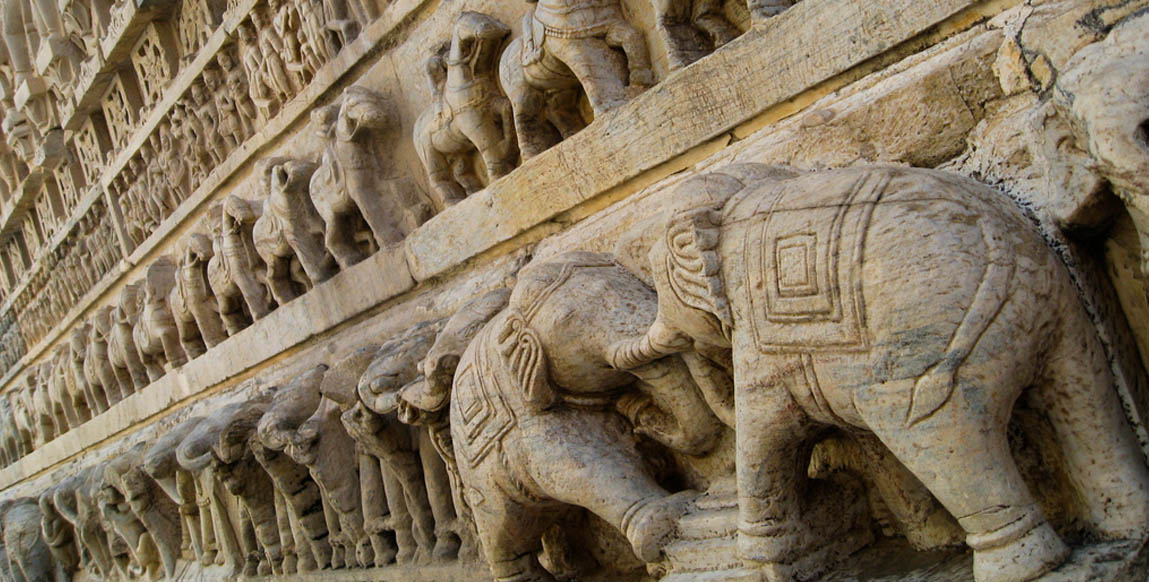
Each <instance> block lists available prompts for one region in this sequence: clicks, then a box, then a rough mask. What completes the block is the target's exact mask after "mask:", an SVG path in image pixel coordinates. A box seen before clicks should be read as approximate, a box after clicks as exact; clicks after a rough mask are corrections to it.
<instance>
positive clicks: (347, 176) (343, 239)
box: [310, 86, 430, 268]
mask: <svg viewBox="0 0 1149 582" xmlns="http://www.w3.org/2000/svg"><path fill="white" fill-rule="evenodd" d="M393 109H394V107H393V106H392V104H391V103H390V102H389V101H388V100H387V99H385V98H384V97H383V96H382V95H380V94H378V93H375V92H374V91H371V90H369V89H364V88H362V87H356V86H352V87H348V88H347V89H345V90H344V91H343V96H342V98H341V101H340V103H339V104H338V105H332V106H328V107H323V108H320V109H317V110H315V111H314V112H312V115H311V119H312V123H314V124H315V129H316V132H317V134H318V135H319V136H320V138H321V139H323V140H324V143H326V147H325V148H324V149H323V153H322V157H321V159H320V163H319V167H318V168H317V169H316V171H315V173H314V174H313V175H312V176H311V183H310V194H311V199H312V201H313V202H314V204H315V208H316V210H317V211H318V212H319V215H320V216H321V217H322V218H323V222H324V225H325V231H324V241H325V244H326V247H327V249H328V251H330V252H331V254H332V255H333V256H334V257H335V260H336V261H337V262H338V264H339V266H340V267H341V268H347V267H349V266H351V265H353V264H355V263H357V262H359V261H361V260H363V259H364V258H366V255H367V254H369V252H373V251H374V249H376V248H382V247H389V246H394V245H396V244H398V243H399V242H401V241H402V240H403V238H404V237H405V236H406V235H407V233H409V232H410V231H411V230H414V229H415V227H417V226H419V225H420V224H422V223H423V222H424V221H425V220H426V219H427V218H429V217H430V209H429V208H427V206H426V203H425V202H423V201H422V200H421V196H420V195H419V194H418V193H417V192H415V191H413V189H412V188H411V186H410V184H409V183H408V182H407V181H405V180H399V179H396V178H395V177H394V176H393V175H392V174H393V173H394V172H395V169H394V168H392V167H390V166H391V165H392V164H389V163H387V162H386V161H385V160H383V159H381V157H380V156H379V154H378V150H377V147H378V145H379V140H380V139H382V138H383V137H387V138H391V139H394V138H396V137H397V133H396V131H395V130H396V129H397V127H398V125H399V123H398V120H397V118H396V116H395V113H394V111H393ZM363 230H367V231H368V234H369V235H370V236H371V241H370V244H368V245H367V246H368V247H369V248H366V249H364V248H362V247H363V245H362V244H360V243H359V242H357V241H358V240H359V239H361V237H359V236H357V235H358V234H359V233H360V232H361V231H363Z"/></svg>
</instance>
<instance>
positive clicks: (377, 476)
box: [359, 453, 397, 568]
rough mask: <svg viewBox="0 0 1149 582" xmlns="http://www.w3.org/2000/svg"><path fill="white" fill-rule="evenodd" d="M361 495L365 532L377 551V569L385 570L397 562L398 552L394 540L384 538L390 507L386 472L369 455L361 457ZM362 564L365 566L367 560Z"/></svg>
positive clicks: (375, 559) (375, 563) (360, 559)
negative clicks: (385, 567) (385, 481)
mask: <svg viewBox="0 0 1149 582" xmlns="http://www.w3.org/2000/svg"><path fill="white" fill-rule="evenodd" d="M359 479H360V484H359V492H360V495H362V497H363V529H364V530H365V531H366V532H367V537H368V538H369V539H370V541H371V548H372V549H373V550H374V558H373V560H374V565H375V566H376V567H380V568H381V567H383V566H386V565H387V564H389V563H391V561H392V560H394V559H395V556H396V553H397V552H396V550H395V546H394V545H393V544H392V543H391V540H389V539H387V538H386V537H384V532H385V531H386V529H387V513H388V511H389V510H390V507H391V505H390V503H389V502H388V501H387V491H386V490H385V488H384V484H383V472H382V468H381V467H380V465H379V460H378V459H376V458H375V457H372V456H370V455H367V454H362V453H361V454H360V455H359ZM359 562H360V563H362V564H366V563H367V560H366V556H360V557H359Z"/></svg>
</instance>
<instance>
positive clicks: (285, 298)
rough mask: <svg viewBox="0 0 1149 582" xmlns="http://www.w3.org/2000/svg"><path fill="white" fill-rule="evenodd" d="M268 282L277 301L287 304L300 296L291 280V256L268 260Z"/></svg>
mask: <svg viewBox="0 0 1149 582" xmlns="http://www.w3.org/2000/svg"><path fill="white" fill-rule="evenodd" d="M267 284H268V286H269V287H271V296H272V297H274V298H275V301H276V303H278V304H280V305H286V304H287V303H288V302H289V301H291V300H293V299H295V298H296V297H298V296H299V293H298V292H296V290H295V285H293V284H292V281H291V258H290V257H274V258H273V260H271V261H268V262H267Z"/></svg>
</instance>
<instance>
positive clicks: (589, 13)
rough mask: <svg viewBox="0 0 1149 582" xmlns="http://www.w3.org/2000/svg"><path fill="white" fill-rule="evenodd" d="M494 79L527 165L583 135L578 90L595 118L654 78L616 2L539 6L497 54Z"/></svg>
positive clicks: (559, 1) (544, 2)
mask: <svg viewBox="0 0 1149 582" xmlns="http://www.w3.org/2000/svg"><path fill="white" fill-rule="evenodd" d="M615 49H621V50H622V54H619V53H618V52H616V51H615ZM499 79H500V80H501V81H502V85H503V89H504V90H505V91H506V92H507V96H508V97H509V98H510V100H511V106H512V108H513V109H514V113H515V131H516V132H517V134H518V136H519V150H520V151H521V152H522V154H523V160H524V161H525V160H527V159H529V158H531V157H534V156H536V155H538V154H540V153H542V152H544V151H546V150H547V149H548V148H550V147H551V146H553V145H555V144H556V143H558V142H560V141H562V139H565V138H566V137H569V136H570V135H571V134H573V133H574V132H576V131H578V130H579V129H581V127H582V125H583V123H582V117H581V116H580V115H579V113H578V110H577V101H578V91H577V90H578V89H579V88H580V87H581V88H582V90H583V91H584V92H585V93H586V96H587V100H588V101H590V106H591V108H592V109H593V110H594V114H595V116H596V117H597V116H599V115H602V114H604V113H606V112H608V111H611V110H612V109H614V108H616V107H618V106H620V105H622V104H623V103H625V102H626V101H627V99H628V92H632V91H636V90H639V89H640V88H643V87H647V86H649V85H651V84H653V82H654V74H653V72H652V71H651V68H650V55H649V53H648V52H647V49H646V40H645V39H644V38H643V35H642V32H641V31H639V30H638V29H637V28H635V27H634V25H632V24H630V22H628V21H627V20H626V17H625V16H624V15H623V12H622V4H621V3H620V2H619V0H537V6H536V7H535V8H534V10H532V11H531V12H530V13H529V14H528V15H527V16H526V17H525V18H524V19H523V36H522V38H518V39H515V40H514V41H513V42H511V44H510V45H509V46H508V47H507V50H506V51H504V52H503V57H502V59H501V61H500V63H499Z"/></svg>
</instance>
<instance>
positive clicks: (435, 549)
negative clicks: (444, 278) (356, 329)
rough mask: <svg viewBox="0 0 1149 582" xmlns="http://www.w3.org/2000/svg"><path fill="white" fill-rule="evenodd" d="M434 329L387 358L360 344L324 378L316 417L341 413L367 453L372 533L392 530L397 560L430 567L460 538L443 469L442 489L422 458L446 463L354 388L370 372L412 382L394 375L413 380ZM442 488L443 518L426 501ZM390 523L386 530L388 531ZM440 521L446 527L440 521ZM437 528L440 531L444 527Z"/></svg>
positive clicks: (390, 349) (394, 346)
mask: <svg viewBox="0 0 1149 582" xmlns="http://www.w3.org/2000/svg"><path fill="white" fill-rule="evenodd" d="M429 331H430V336H429V337H427V334H421V335H420V334H415V335H409V334H405V335H404V337H403V338H400V339H396V340H393V341H390V342H388V344H387V346H386V352H384V351H383V350H381V349H380V347H379V346H377V345H374V344H371V345H367V346H362V347H360V348H359V349H356V350H355V351H353V352H352V353H351V354H349V355H348V356H346V357H344V358H343V359H342V360H340V361H339V362H337V363H336V364H335V365H334V366H332V368H331V370H329V371H328V372H327V374H326V376H325V377H324V379H323V384H322V385H321V386H320V391H321V392H322V394H323V403H321V404H320V411H317V412H316V414H315V415H313V416H312V418H313V419H315V418H316V417H318V416H320V414H321V413H323V414H332V413H335V414H338V415H339V419H340V420H341V422H342V424H343V427H344V428H345V429H346V431H347V433H348V434H349V435H350V436H351V438H352V439H354V440H355V442H356V444H357V445H358V447H359V448H360V449H361V450H362V451H363V456H362V457H361V459H360V470H359V477H360V483H361V485H360V488H361V490H362V494H363V511H364V518H365V520H366V528H367V533H368V534H369V535H372V536H379V534H380V533H381V532H382V530H383V529H391V530H393V531H394V532H395V539H396V545H397V546H398V554H397V555H396V556H395V560H396V562H398V563H400V564H405V563H408V562H410V561H412V560H414V561H416V562H425V561H427V560H428V559H430V558H435V559H447V558H453V557H454V556H455V555H456V552H457V550H458V545H459V541H458V537H457V536H456V535H454V533H453V532H452V531H451V530H450V529H449V528H450V526H451V525H452V522H453V520H454V508H453V507H451V499H450V490H449V489H447V488H446V487H447V483H446V481H445V477H446V474H445V471H443V470H442V469H440V470H439V472H438V474H439V475H440V476H441V477H443V482H442V483H441V484H440V483H435V482H432V481H430V480H431V479H433V478H434V475H435V472H434V471H433V470H430V471H424V465H423V456H424V453H430V457H431V458H432V459H433V460H434V461H436V462H438V463H439V464H440V465H441V464H442V461H440V460H439V458H438V456H437V454H435V453H434V451H422V450H420V448H419V445H420V439H419V433H420V432H425V431H424V430H421V429H416V428H415V427H411V426H408V425H405V424H403V423H401V422H400V421H399V419H398V418H397V417H396V415H395V414H394V411H391V412H390V413H388V414H386V415H380V414H377V413H375V412H374V411H372V410H370V409H367V408H366V407H365V406H364V405H363V404H362V403H361V402H360V400H359V397H358V395H357V387H358V386H359V384H360V383H361V382H362V378H363V377H364V375H365V374H370V375H371V376H372V377H377V376H382V375H386V374H388V373H390V372H396V373H399V372H401V371H402V370H401V369H405V370H406V371H408V372H409V373H408V374H407V375H409V376H410V378H409V379H408V380H406V381H402V380H399V379H398V377H397V376H391V377H392V378H394V379H395V381H396V382H403V383H404V384H405V383H406V382H407V381H410V380H412V379H414V375H415V374H416V373H417V365H418V362H419V361H420V360H421V359H422V356H423V354H425V353H426V350H427V348H429V347H430V344H431V342H432V341H433V340H434V328H433V327H432V328H430V329H429ZM411 343H415V344H418V345H424V346H425V347H423V348H422V349H421V350H419V349H418V348H417V347H416V349H415V351H414V352H410V351H406V350H402V349H401V348H400V346H401V345H407V344H411ZM420 352H421V353H420ZM380 358H383V359H385V360H387V361H386V362H380V364H379V366H380V367H379V370H380V371H379V373H378V374H375V373H370V372H369V370H370V369H371V368H374V367H376V366H377V365H376V364H375V363H374V362H377V361H380ZM388 364H393V365H388ZM325 406H326V408H325ZM309 422H310V421H309ZM305 430H307V425H306V424H305V425H304V427H301V428H300V432H301V433H303V432H304V431H305ZM428 447H429V443H428ZM437 490H438V492H440V493H442V492H444V491H445V492H446V496H445V497H443V496H440V498H441V499H443V500H445V501H446V507H445V508H444V510H441V511H440V513H438V514H436V513H434V511H435V510H439V509H440V506H441V505H442V504H439V503H436V504H435V505H436V507H435V510H433V509H432V502H431V501H430V499H429V497H430V496H431V495H434V494H435V493H436V491H437ZM383 495H385V496H386V501H385V502H384V501H383V499H381V498H380V496H383ZM373 497H374V499H372V498H373ZM384 507H386V509H389V510H390V514H391V515H390V517H389V518H386V514H385V512H384V511H382V509H383V508H384ZM448 513H449V515H448ZM385 518H386V519H387V521H388V522H389V526H390V527H389V528H385V527H384V525H383V521H384V519H385ZM437 519H442V520H443V521H442V522H437V521H436V520H437ZM439 523H441V524H442V527H439V525H438V524H439ZM372 542H373V543H377V544H378V543H382V538H380V541H379V542H376V540H375V539H374V538H373V539H372ZM378 553H379V552H378V550H376V564H379V562H380V561H381V560H379V559H378Z"/></svg>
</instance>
